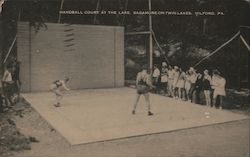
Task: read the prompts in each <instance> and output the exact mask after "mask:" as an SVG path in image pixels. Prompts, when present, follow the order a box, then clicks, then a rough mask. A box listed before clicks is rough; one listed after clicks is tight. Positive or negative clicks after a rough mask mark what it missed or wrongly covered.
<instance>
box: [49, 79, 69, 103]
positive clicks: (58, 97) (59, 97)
mask: <svg viewBox="0 0 250 157" xmlns="http://www.w3.org/2000/svg"><path fill="white" fill-rule="evenodd" d="M68 81H69V78H65V79H64V80H56V81H54V82H53V84H52V85H51V86H50V90H51V91H52V92H53V93H54V94H55V95H56V104H54V106H55V107H60V101H61V100H62V98H63V95H62V93H61V90H60V89H61V87H62V88H64V89H65V90H70V89H69V88H68V87H67V86H66V84H67V83H68Z"/></svg>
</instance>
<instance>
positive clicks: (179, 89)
mask: <svg viewBox="0 0 250 157" xmlns="http://www.w3.org/2000/svg"><path fill="white" fill-rule="evenodd" d="M178 97H179V99H181V88H180V87H178Z"/></svg>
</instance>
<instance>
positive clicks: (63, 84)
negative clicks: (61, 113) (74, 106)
mask: <svg viewBox="0 0 250 157" xmlns="http://www.w3.org/2000/svg"><path fill="white" fill-rule="evenodd" d="M61 83H62V87H63V88H64V89H65V90H70V89H69V88H68V87H67V86H66V84H65V82H64V81H61Z"/></svg>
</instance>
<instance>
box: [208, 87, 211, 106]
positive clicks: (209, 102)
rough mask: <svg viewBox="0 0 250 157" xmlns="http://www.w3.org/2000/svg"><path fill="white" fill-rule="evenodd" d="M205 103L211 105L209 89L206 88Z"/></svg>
mask: <svg viewBox="0 0 250 157" xmlns="http://www.w3.org/2000/svg"><path fill="white" fill-rule="evenodd" d="M207 104H208V106H211V97H210V90H207Z"/></svg>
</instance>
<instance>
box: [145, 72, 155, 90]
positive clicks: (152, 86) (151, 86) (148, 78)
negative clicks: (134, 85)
mask: <svg viewBox="0 0 250 157" xmlns="http://www.w3.org/2000/svg"><path fill="white" fill-rule="evenodd" d="M146 83H147V85H148V86H149V87H150V88H156V87H155V86H154V85H153V83H152V79H151V76H150V75H148V76H147V80H146Z"/></svg>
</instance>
